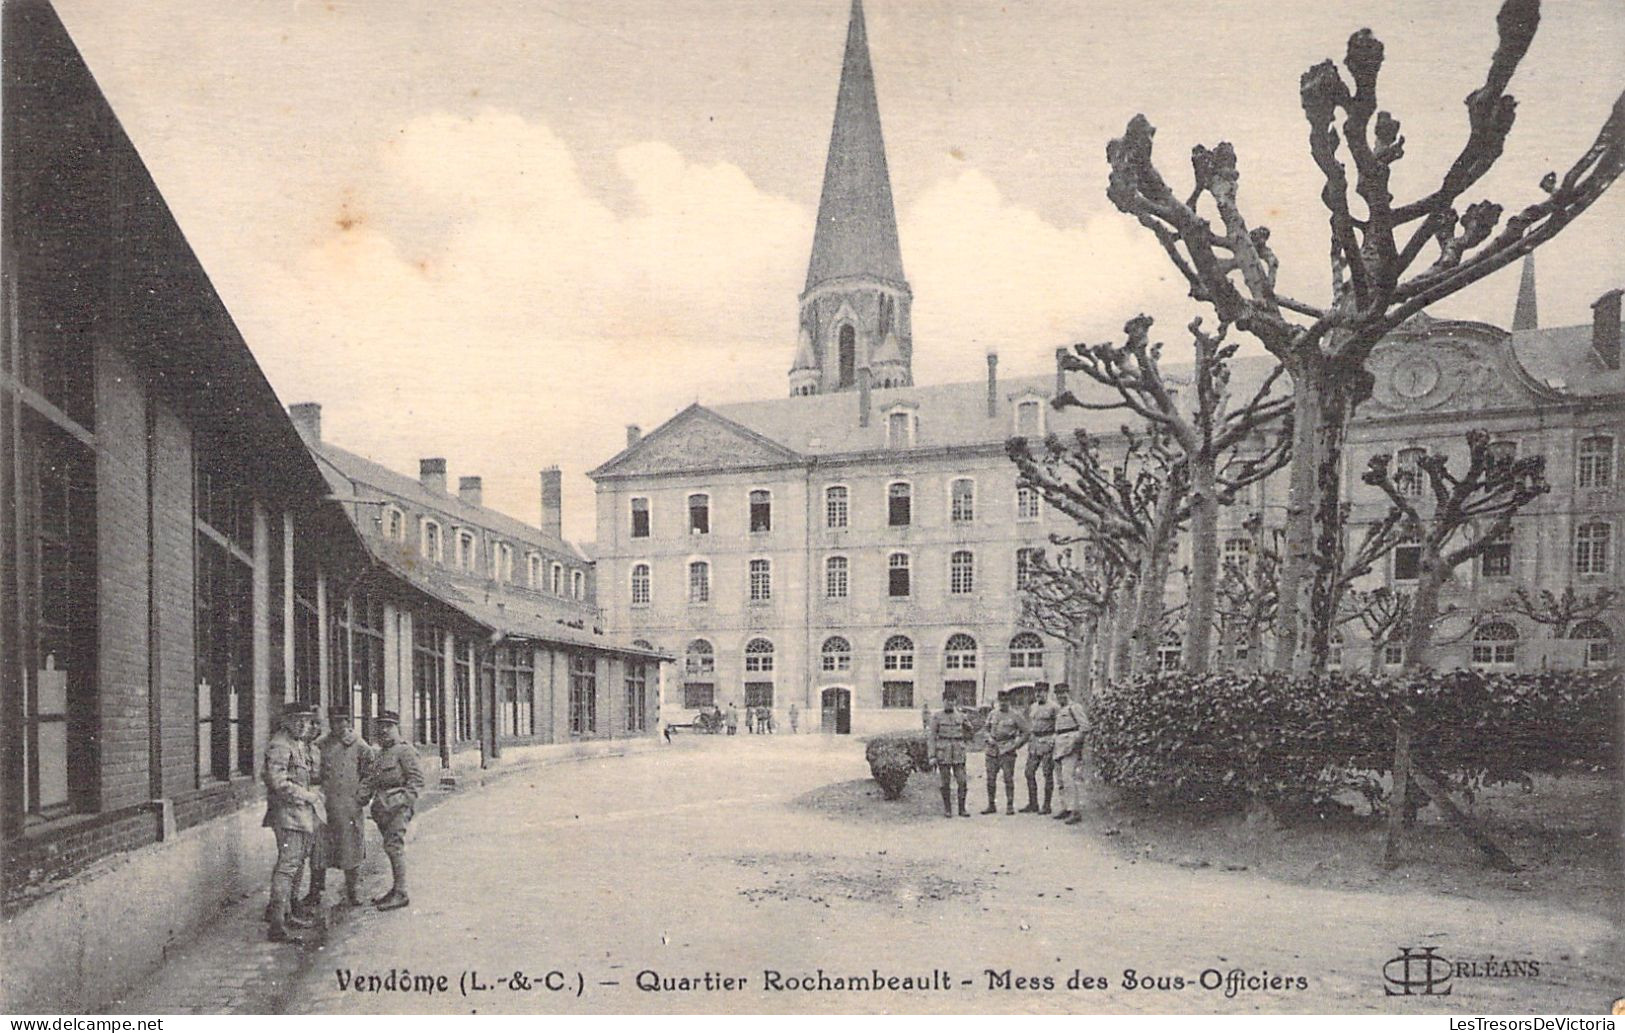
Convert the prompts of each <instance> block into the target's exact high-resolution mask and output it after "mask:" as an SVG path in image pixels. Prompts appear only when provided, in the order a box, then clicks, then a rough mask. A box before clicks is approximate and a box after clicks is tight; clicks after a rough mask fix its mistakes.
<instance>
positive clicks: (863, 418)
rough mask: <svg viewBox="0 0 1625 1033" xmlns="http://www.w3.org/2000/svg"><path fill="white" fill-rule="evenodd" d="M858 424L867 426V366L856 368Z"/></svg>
mask: <svg viewBox="0 0 1625 1033" xmlns="http://www.w3.org/2000/svg"><path fill="white" fill-rule="evenodd" d="M858 426H860V427H867V426H869V367H868V366H865V367H863V368H862V369H860V370H858Z"/></svg>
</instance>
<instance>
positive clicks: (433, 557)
mask: <svg viewBox="0 0 1625 1033" xmlns="http://www.w3.org/2000/svg"><path fill="white" fill-rule="evenodd" d="M443 543H444V539H443V538H442V537H441V534H440V525H439V524H438V523H436V522H435V521H433V520H425V521H424V522H423V558H424V559H426V560H430V561H432V562H434V563H439V562H441V561H442V560H444V559H445V545H444V544H443Z"/></svg>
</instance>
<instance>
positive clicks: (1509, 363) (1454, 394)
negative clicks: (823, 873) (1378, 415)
mask: <svg viewBox="0 0 1625 1033" xmlns="http://www.w3.org/2000/svg"><path fill="white" fill-rule="evenodd" d="M1367 368H1368V369H1369V370H1370V371H1371V374H1372V376H1373V377H1374V378H1375V383H1374V384H1373V386H1372V393H1371V400H1370V401H1369V402H1368V403H1367V405H1368V406H1369V407H1370V408H1371V409H1372V410H1374V411H1378V412H1382V413H1385V414H1392V413H1418V414H1419V413H1435V412H1438V413H1443V412H1474V411H1480V410H1486V409H1516V408H1521V407H1524V406H1528V405H1534V404H1536V403H1539V402H1542V401H1545V400H1547V399H1548V397H1549V395H1550V392H1548V391H1545V390H1543V389H1542V388H1541V387H1540V386H1539V385H1537V384H1536V383H1535V382H1534V381H1533V380H1531V379H1530V377H1529V376H1528V375H1527V374H1526V373H1524V371H1523V369H1522V367H1521V366H1519V365H1518V361H1517V359H1516V357H1515V356H1514V355H1513V352H1512V348H1511V346H1510V344H1509V343H1508V342H1507V340H1506V339H1505V336H1504V335H1496V336H1490V335H1487V334H1480V333H1471V332H1453V331H1451V330H1450V329H1449V327H1448V325H1445V324H1436V325H1435V326H1433V327H1430V328H1429V332H1428V333H1427V334H1426V336H1422V337H1408V338H1401V339H1398V340H1390V341H1383V342H1382V343H1380V344H1378V345H1377V347H1376V349H1375V350H1373V352H1372V353H1371V358H1370V360H1369V362H1368V363H1367ZM1364 408H1365V407H1364V406H1362V409H1364Z"/></svg>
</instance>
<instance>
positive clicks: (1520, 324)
mask: <svg viewBox="0 0 1625 1033" xmlns="http://www.w3.org/2000/svg"><path fill="white" fill-rule="evenodd" d="M1538 326H1540V318H1539V316H1538V315H1537V313H1536V311H1535V256H1534V253H1533V252H1531V253H1530V254H1527V255H1524V256H1523V280H1522V282H1520V283H1519V284H1518V307H1517V308H1516V309H1515V310H1514V311H1513V313H1512V329H1514V330H1533V329H1535V328H1537V327H1538Z"/></svg>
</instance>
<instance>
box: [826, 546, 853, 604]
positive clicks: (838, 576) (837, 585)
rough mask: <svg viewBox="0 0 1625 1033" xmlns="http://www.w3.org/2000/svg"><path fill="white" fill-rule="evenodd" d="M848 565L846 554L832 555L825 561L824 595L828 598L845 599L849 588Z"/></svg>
mask: <svg viewBox="0 0 1625 1033" xmlns="http://www.w3.org/2000/svg"><path fill="white" fill-rule="evenodd" d="M847 574H848V571H847V565H846V557H845V556H831V557H830V558H829V559H827V560H825V561H824V597H825V598H827V599H845V598H846V590H847Z"/></svg>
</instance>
